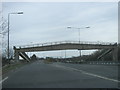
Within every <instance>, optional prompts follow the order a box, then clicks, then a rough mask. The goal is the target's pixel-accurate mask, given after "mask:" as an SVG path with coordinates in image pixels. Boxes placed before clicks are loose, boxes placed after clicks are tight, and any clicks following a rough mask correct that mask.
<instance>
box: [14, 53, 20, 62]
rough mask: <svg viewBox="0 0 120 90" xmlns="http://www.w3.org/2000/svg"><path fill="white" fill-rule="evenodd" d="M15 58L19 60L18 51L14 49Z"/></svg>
mask: <svg viewBox="0 0 120 90" xmlns="http://www.w3.org/2000/svg"><path fill="white" fill-rule="evenodd" d="M15 60H16V61H19V52H18V51H15Z"/></svg>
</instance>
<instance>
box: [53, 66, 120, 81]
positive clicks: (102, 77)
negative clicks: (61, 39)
mask: <svg viewBox="0 0 120 90" xmlns="http://www.w3.org/2000/svg"><path fill="white" fill-rule="evenodd" d="M55 66H56V67H62V68H63V69H69V70H74V71H79V72H81V73H83V74H86V75H90V76H94V77H98V78H101V79H106V80H110V81H114V82H117V83H120V81H119V80H115V79H111V78H108V77H104V76H100V75H97V74H93V73H89V72H86V71H83V70H79V69H76V68H71V67H66V66H61V65H55Z"/></svg>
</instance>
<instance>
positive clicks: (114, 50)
mask: <svg viewBox="0 0 120 90" xmlns="http://www.w3.org/2000/svg"><path fill="white" fill-rule="evenodd" d="M112 54H113V61H118V48H114V49H113V50H112Z"/></svg>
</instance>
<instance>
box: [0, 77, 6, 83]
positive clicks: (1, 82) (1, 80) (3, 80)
mask: <svg viewBox="0 0 120 90" xmlns="http://www.w3.org/2000/svg"><path fill="white" fill-rule="evenodd" d="M7 79H8V77H6V78H4V79H3V80H1V81H0V84H1V83H2V82H4V81H5V80H7Z"/></svg>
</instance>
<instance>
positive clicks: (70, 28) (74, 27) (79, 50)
mask: <svg viewBox="0 0 120 90" xmlns="http://www.w3.org/2000/svg"><path fill="white" fill-rule="evenodd" d="M67 28H68V29H72V28H74V29H78V34H79V39H78V40H79V44H80V30H81V29H86V28H90V27H83V28H77V27H70V26H69V27H67ZM79 51H80V57H81V50H79Z"/></svg>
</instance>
